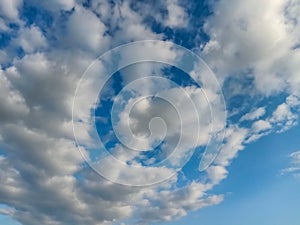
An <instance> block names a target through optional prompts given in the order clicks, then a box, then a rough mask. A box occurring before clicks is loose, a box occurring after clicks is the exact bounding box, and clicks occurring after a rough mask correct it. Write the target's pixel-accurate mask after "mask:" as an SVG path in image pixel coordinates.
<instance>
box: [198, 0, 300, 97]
mask: <svg viewBox="0 0 300 225" xmlns="http://www.w3.org/2000/svg"><path fill="white" fill-rule="evenodd" d="M258 6H259V7H258ZM298 8H299V1H297V0H291V1H287V0H276V1H268V0H264V1H238V0H232V1H229V2H228V1H219V2H217V3H216V4H214V7H213V9H214V16H211V17H210V18H209V19H208V20H207V22H206V26H205V30H206V32H207V34H208V35H209V36H210V38H211V39H210V41H209V42H208V44H207V45H206V46H205V47H204V49H203V56H204V57H205V59H206V60H207V62H208V63H209V65H210V66H211V67H212V68H213V69H214V70H215V71H216V73H217V74H218V76H219V78H220V79H221V80H223V79H224V78H225V77H226V76H228V75H230V74H236V75H237V76H240V74H241V73H243V72H246V71H248V70H249V69H250V70H251V73H252V76H253V78H254V84H255V87H256V89H257V90H259V91H260V92H261V93H264V94H266V95H270V94H272V93H276V92H281V91H283V90H287V91H292V92H293V93H299V80H298V78H297V77H298V75H297V74H298V73H299V70H298V69H299V68H296V67H295V65H296V64H297V62H298V64H299V57H298V55H299V49H293V48H294V47H295V46H297V45H298V44H299V31H300V29H299V23H297V22H295V21H297V13H296V12H297V9H298ZM292 18H293V19H292ZM297 85H298V86H297ZM296 86H297V87H298V88H297V87H296Z"/></svg>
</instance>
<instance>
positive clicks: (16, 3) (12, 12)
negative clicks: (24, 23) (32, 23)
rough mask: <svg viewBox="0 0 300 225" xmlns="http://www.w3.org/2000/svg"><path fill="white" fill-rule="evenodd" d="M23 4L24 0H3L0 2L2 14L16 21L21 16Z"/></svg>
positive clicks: (0, 12)
mask: <svg viewBox="0 0 300 225" xmlns="http://www.w3.org/2000/svg"><path fill="white" fill-rule="evenodd" d="M22 4H23V1H22V0H11V1H9V0H3V1H1V2H0V15H1V16H3V17H4V18H7V19H8V20H11V21H14V22H16V21H17V20H18V18H19V9H20V7H21V6H22Z"/></svg>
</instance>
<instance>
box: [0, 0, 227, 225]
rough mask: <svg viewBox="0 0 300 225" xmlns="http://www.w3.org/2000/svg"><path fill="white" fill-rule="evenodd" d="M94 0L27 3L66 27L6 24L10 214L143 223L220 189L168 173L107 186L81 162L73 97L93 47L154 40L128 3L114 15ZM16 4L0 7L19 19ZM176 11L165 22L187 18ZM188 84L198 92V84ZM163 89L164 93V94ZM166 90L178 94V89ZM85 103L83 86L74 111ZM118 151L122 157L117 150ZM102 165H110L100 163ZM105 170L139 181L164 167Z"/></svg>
mask: <svg viewBox="0 0 300 225" xmlns="http://www.w3.org/2000/svg"><path fill="white" fill-rule="evenodd" d="M2 2H3V1H2ZM2 2H1V3H2ZM95 2H96V1H95ZM95 2H94V3H93V4H92V10H90V9H87V8H85V7H83V6H82V5H80V4H79V3H78V4H76V3H75V2H74V1H52V2H40V1H34V0H32V1H28V2H27V4H29V5H30V4H33V5H34V6H38V7H43V8H44V9H45V10H49V13H51V14H52V16H53V18H52V19H53V23H54V24H59V23H60V22H61V21H62V20H65V21H63V22H62V24H61V25H62V26H65V28H66V29H61V27H56V28H53V27H52V26H49V27H47V28H45V27H43V29H42V28H41V27H39V26H38V24H34V23H33V24H31V25H25V23H20V24H19V26H20V27H19V28H15V29H16V30H15V31H13V32H14V34H15V37H14V38H12V40H11V41H10V42H9V44H8V45H7V46H5V47H4V49H3V50H2V51H3V52H4V53H7V54H9V57H6V55H3V57H4V58H5V59H4V60H3V61H9V63H8V64H6V63H5V64H2V65H1V67H2V69H1V80H0V92H1V96H2V97H0V105H1V108H0V115H1V119H0V122H1V129H0V142H1V144H0V152H1V158H0V168H1V172H0V182H1V187H0V201H1V203H3V204H5V205H7V206H8V207H10V208H9V211H7V210H1V212H0V213H1V214H8V212H9V215H10V216H11V217H13V218H14V219H16V220H18V221H19V222H20V223H22V224H24V225H27V224H28V225H35V224H40V223H42V224H49V225H50V224H57V225H63V224H64V225H65V224H87V225H89V224H93V225H94V224H99V225H100V224H101V225H102V224H112V223H114V222H116V220H122V219H128V218H133V219H134V220H137V221H143V222H144V221H147V222H152V221H161V220H171V219H172V218H173V217H181V216H184V215H186V214H187V213H188V212H189V211H190V210H196V209H198V208H201V207H204V206H208V205H213V204H217V203H219V202H220V201H221V200H222V198H223V197H222V196H216V195H207V194H206V191H208V190H209V189H211V188H212V185H210V184H201V183H200V182H193V183H189V184H186V185H185V186H184V187H182V188H177V187H176V183H177V176H174V177H172V178H171V179H170V180H168V182H166V183H162V184H159V185H158V186H151V187H147V188H132V187H126V186H121V185H116V184H113V183H112V182H109V181H107V180H105V179H103V178H101V177H100V176H98V175H97V174H95V173H94V172H93V171H92V170H91V168H89V167H87V166H86V165H85V164H84V161H83V158H82V157H81V155H80V153H79V151H78V149H77V147H76V145H75V143H74V140H73V131H72V126H71V125H72V124H71V121H72V111H71V109H72V101H73V96H74V93H75V89H76V85H77V82H78V81H79V78H80V77H81V75H82V73H83V72H84V70H85V69H86V67H87V66H88V65H89V64H90V63H91V62H92V60H93V59H94V58H93V57H94V56H95V55H96V54H99V53H101V52H102V51H104V50H105V49H108V48H110V47H111V46H115V45H117V44H120V43H124V42H128V41H132V40H140V39H145V38H162V35H159V34H156V33H154V32H152V30H151V29H150V28H149V27H148V26H147V25H145V24H144V22H143V19H144V18H143V17H142V16H141V15H140V14H139V13H137V12H135V11H134V10H133V9H132V8H131V7H130V4H129V3H128V2H123V3H120V4H119V5H115V6H114V7H108V8H107V9H108V11H109V12H111V13H112V16H105V13H103V12H100V11H98V9H99V8H97V7H96V5H94V4H95ZM21 3H22V2H21V1H11V2H10V3H7V4H5V7H1V13H2V15H5V17H6V18H7V20H19V12H18V9H21ZM103 4H106V3H103ZM10 6H11V7H10ZM172 7H173V8H174V7H175V8H176V6H175V5H172V6H171V8H172ZM66 10H67V11H68V10H71V11H68V12H65V11H66ZM99 10H100V9H99ZM101 10H102V7H101ZM181 10H182V9H180V8H178V7H177V8H176V10H175V11H176V13H177V14H178V18H176V21H171V22H170V26H171V25H172V26H175V25H176V26H177V25H183V24H184V23H185V22H183V20H182V19H183V16H184V15H183V11H181ZM175 11H174V12H175ZM99 14H101V15H100V16H99ZM109 15H110V14H109ZM108 20H110V21H108ZM177 20H178V21H177ZM175 22H176V23H177V22H178V24H175ZM5 24H6V23H5ZM114 27H115V28H116V30H114V29H113V28H114ZM44 29H46V30H47V31H46V32H45V30H44ZM10 31H11V30H10ZM63 31H64V32H63ZM49 33H51V34H52V35H51V38H49V36H48V35H47V34H49ZM18 47H21V48H22V49H23V50H24V55H22V54H21V55H15V52H14V50H15V49H18ZM66 47H67V48H66ZM161 47H162V46H157V48H161ZM165 50H166V51H164V54H163V55H160V56H161V57H164V58H168V57H169V58H173V57H176V53H174V52H173V51H172V49H165ZM141 71H145V69H144V70H141ZM87 85H90V86H89V87H93V84H87ZM93 90H94V89H91V91H93ZM189 92H190V93H191V95H193V96H194V97H195V98H199V96H198V97H197V95H198V94H200V90H196V89H195V90H192V89H191V90H189ZM169 95H170V96H171V97H172V93H171V92H170V93H169ZM173 95H174V96H173V97H176V91H175V92H174V93H173ZM4 96H5V97H4ZM89 103H90V93H86V95H85V96H84V98H83V99H81V104H82V105H81V108H82V110H81V111H79V112H78V113H79V114H74V115H73V116H75V118H76V117H77V116H78V115H80V114H81V113H83V114H84V113H86V112H88V111H89V108H88V107H87V108H85V106H87V105H89ZM182 104H183V105H182V107H184V102H182ZM77 122H78V123H79V124H80V122H79V121H77ZM190 123H191V122H190ZM77 125H78V124H77ZM154 125H155V124H154ZM78 126H80V125H78ZM154 128H155V126H154ZM155 129H156V128H155ZM78 136H79V139H80V140H81V141H82V142H84V143H88V141H90V138H91V137H90V133H89V127H82V132H81V133H80V134H79V135H78ZM186 138H188V136H187V137H186ZM204 139H205V138H204ZM202 142H204V140H202ZM186 143H187V141H186ZM83 151H85V150H84V149H83ZM118 154H119V155H120V156H119V157H127V158H128V157H129V158H130V155H129V156H128V155H124V152H123V151H122V150H120V149H119V152H118ZM102 163H103V164H101V166H103V165H105V161H102ZM107 166H111V164H110V163H109V162H108V163H107ZM107 168H108V167H107ZM107 168H106V171H108V172H109V173H111V174H112V175H113V176H116V177H123V179H124V180H127V181H128V180H129V179H133V178H135V179H144V182H147V183H148V182H149V180H151V179H153V177H154V178H155V177H156V176H162V177H165V176H166V174H169V172H170V171H169V170H168V169H166V168H155V167H153V168H151V167H149V169H145V171H144V170H143V169H141V170H140V172H141V175H140V176H136V175H135V176H133V173H135V172H136V171H130V170H127V169H126V170H124V169H123V168H121V167H117V166H116V167H109V168H110V169H109V170H107ZM171 172H172V173H173V172H174V171H171ZM145 174H146V176H145V177H142V175H145ZM142 181H143V180H142ZM139 182H140V181H139ZM158 200H159V201H160V204H159V205H157V204H156V203H157V201H158ZM150 213H152V214H153V218H150V217H149V214H150Z"/></svg>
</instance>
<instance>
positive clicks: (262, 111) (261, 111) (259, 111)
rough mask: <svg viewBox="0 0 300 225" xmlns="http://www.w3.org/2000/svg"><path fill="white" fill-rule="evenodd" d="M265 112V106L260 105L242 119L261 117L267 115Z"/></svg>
mask: <svg viewBox="0 0 300 225" xmlns="http://www.w3.org/2000/svg"><path fill="white" fill-rule="evenodd" d="M265 113H266V109H265V108H264V107H259V108H258V109H256V110H254V111H252V112H249V113H246V114H245V115H243V116H242V118H241V121H244V120H255V119H259V118H260V117H262V116H263V115H265Z"/></svg>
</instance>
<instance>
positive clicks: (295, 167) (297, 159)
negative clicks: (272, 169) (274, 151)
mask: <svg viewBox="0 0 300 225" xmlns="http://www.w3.org/2000/svg"><path fill="white" fill-rule="evenodd" d="M289 158H290V165H289V167H288V168H285V169H282V170H281V175H286V174H292V175H294V176H295V177H299V176H300V151H296V152H293V153H291V154H290V155H289Z"/></svg>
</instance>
